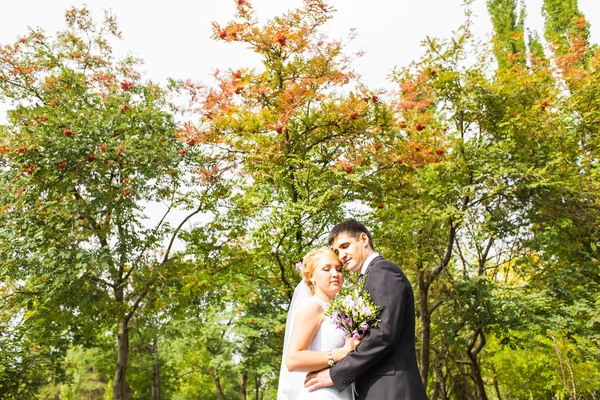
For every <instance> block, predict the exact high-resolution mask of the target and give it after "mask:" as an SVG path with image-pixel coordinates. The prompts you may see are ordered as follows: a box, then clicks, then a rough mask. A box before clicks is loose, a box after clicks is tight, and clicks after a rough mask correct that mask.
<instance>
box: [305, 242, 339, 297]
mask: <svg viewBox="0 0 600 400" xmlns="http://www.w3.org/2000/svg"><path fill="white" fill-rule="evenodd" d="M325 254H327V255H331V256H332V257H333V258H335V259H336V260H339V257H338V256H337V254H335V252H334V251H333V250H331V249H330V248H327V247H323V248H321V249H314V250H311V251H309V252H308V253H307V254H306V255H305V256H304V258H303V259H302V279H304V283H305V284H306V286H307V287H308V291H309V292H310V294H311V295H314V294H315V285H313V283H312V282H311V279H312V277H313V274H314V273H315V268H316V267H317V265H316V263H317V260H318V259H319V258H321V257H322V256H323V255H325ZM340 264H341V262H340Z"/></svg>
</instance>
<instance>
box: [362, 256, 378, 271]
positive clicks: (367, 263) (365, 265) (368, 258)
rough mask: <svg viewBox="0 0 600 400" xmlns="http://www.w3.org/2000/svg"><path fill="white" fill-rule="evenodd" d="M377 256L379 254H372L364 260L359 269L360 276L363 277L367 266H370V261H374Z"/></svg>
mask: <svg viewBox="0 0 600 400" xmlns="http://www.w3.org/2000/svg"><path fill="white" fill-rule="evenodd" d="M377 256H379V253H373V254H371V255H370V256H369V257H367V259H366V260H365V262H364V263H363V265H362V268H361V269H360V274H361V275H364V274H365V272H367V268H369V264H371V261H373V260H374V259H375V257H377Z"/></svg>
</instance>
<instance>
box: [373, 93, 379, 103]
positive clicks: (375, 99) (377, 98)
mask: <svg viewBox="0 0 600 400" xmlns="http://www.w3.org/2000/svg"><path fill="white" fill-rule="evenodd" d="M378 101H379V96H376V95H373V103H377V102H378Z"/></svg>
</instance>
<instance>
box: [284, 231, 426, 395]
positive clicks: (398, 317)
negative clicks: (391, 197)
mask: <svg viewBox="0 0 600 400" xmlns="http://www.w3.org/2000/svg"><path fill="white" fill-rule="evenodd" d="M328 243H329V245H330V246H331V249H328V248H326V249H318V250H312V251H311V252H309V253H308V254H307V255H306V256H305V257H304V259H303V261H302V269H301V272H302V281H301V282H300V284H299V285H298V287H297V288H296V290H295V292H294V298H293V299H292V303H291V305H290V309H289V311H288V319H287V325H286V334H285V341H284V350H283V358H282V365H281V372H280V376H279V390H278V395H277V398H278V399H279V400H284V399H285V400H301V399H308V400H327V399H331V400H340V399H342V400H346V399H353V398H354V399H357V400H362V399H369V400H386V399H387V400H402V399H410V400H414V399H417V400H421V399H427V395H426V393H425V388H424V386H423V383H422V382H421V377H420V375H419V369H418V367H417V357H416V349H415V309H414V296H413V291H412V288H411V286H410V283H409V282H408V279H406V276H405V275H404V273H403V272H402V270H401V269H400V268H399V267H398V266H397V265H396V264H394V263H392V262H390V261H387V260H384V259H383V257H381V256H380V255H379V254H377V253H376V252H375V250H374V245H373V239H372V238H371V234H370V233H369V231H368V230H367V228H366V227H365V226H364V225H363V224H361V223H360V222H357V221H354V220H347V221H344V222H342V223H340V224H337V225H336V226H335V227H334V228H333V229H332V230H331V232H330V233H329V237H328ZM344 266H345V267H346V269H347V270H348V271H351V272H354V273H358V274H360V275H359V278H358V279H359V282H361V281H362V280H364V286H362V285H361V286H362V287H363V288H364V289H363V290H366V291H367V292H368V293H369V294H370V296H371V299H372V301H373V303H375V305H377V306H379V307H380V311H379V313H378V314H377V317H378V319H379V321H380V322H379V324H378V325H377V326H376V327H373V328H371V329H370V330H369V331H368V332H367V333H366V335H365V336H364V337H363V338H362V339H353V338H352V337H350V336H346V334H345V333H344V332H343V331H341V330H339V329H337V328H336V326H335V324H334V323H333V322H332V321H331V320H330V319H329V318H327V317H325V310H326V308H327V304H328V303H329V302H330V301H331V300H333V299H334V298H335V296H336V295H337V293H338V292H339V291H340V289H341V288H342V284H343V281H344V269H343V268H344ZM307 372H308V373H307Z"/></svg>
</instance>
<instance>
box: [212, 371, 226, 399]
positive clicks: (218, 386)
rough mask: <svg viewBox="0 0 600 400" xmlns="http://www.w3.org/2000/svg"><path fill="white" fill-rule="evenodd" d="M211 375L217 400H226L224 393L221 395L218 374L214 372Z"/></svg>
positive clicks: (221, 390)
mask: <svg viewBox="0 0 600 400" xmlns="http://www.w3.org/2000/svg"><path fill="white" fill-rule="evenodd" d="M212 375H213V379H214V380H215V388H216V389H217V395H218V396H219V400H227V397H225V393H223V389H222V388H221V381H220V380H219V373H218V372H216V371H215V373H214V374H212Z"/></svg>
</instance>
